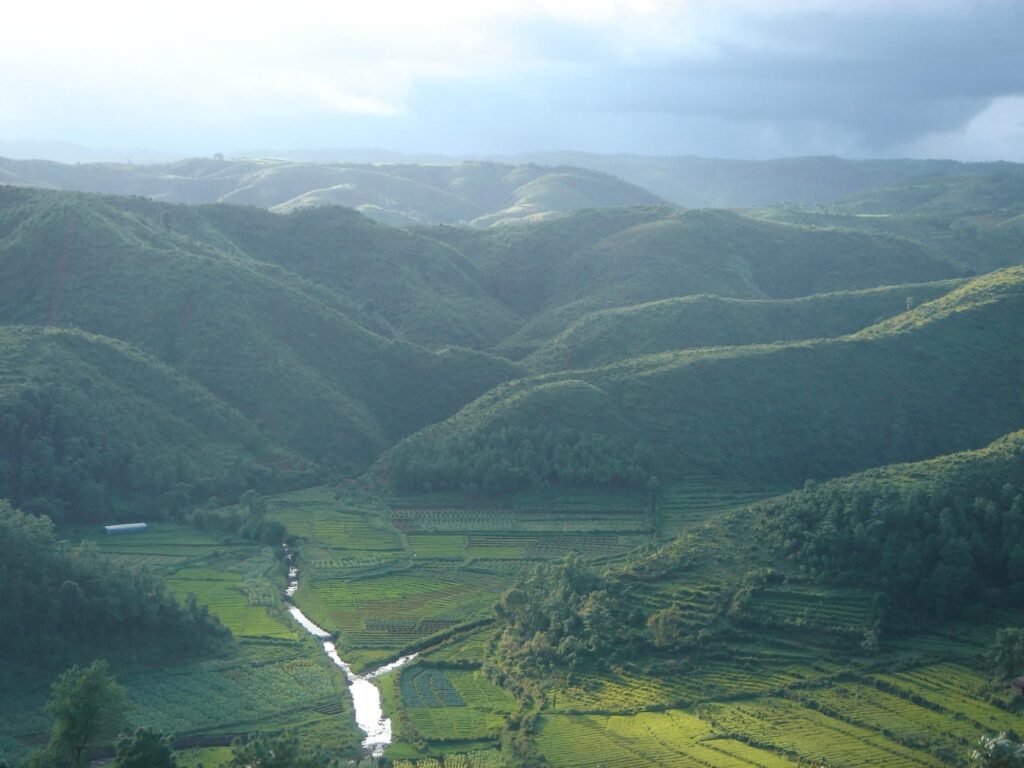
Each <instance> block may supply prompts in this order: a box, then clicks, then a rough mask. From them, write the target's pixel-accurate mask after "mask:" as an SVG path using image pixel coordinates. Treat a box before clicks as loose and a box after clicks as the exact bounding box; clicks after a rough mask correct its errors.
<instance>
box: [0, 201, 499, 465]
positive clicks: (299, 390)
mask: <svg viewBox="0 0 1024 768" xmlns="http://www.w3.org/2000/svg"><path fill="white" fill-rule="evenodd" d="M0 197H2V200H3V203H4V204H3V205H2V206H0V275H2V279H0V322H3V323H7V324H22V325H51V326H64V327H74V328H80V329H83V330H86V331H89V332H92V333H96V334H101V335H104V336H108V337H112V338H118V339H121V340H124V341H127V342H129V343H131V344H132V345H134V346H136V347H138V348H140V349H143V350H145V351H147V352H149V353H150V354H152V355H154V356H156V357H158V358H159V359H161V360H163V361H164V362H166V363H167V364H169V365H172V366H173V367H174V368H176V369H177V370H178V371H180V372H181V373H182V374H185V375H187V376H189V377H191V378H192V379H194V380H195V381H197V382H199V383H200V384H201V385H202V386H203V387H205V388H206V389H207V390H209V391H210V392H212V393H213V394H214V395H215V396H217V397H218V398H220V399H221V400H223V401H224V402H226V403H228V404H230V405H231V406H232V407H234V408H236V409H237V410H238V411H240V412H241V413H242V414H243V415H244V416H245V417H246V418H247V419H249V420H251V421H252V422H253V423H254V424H256V425H258V427H259V428H260V429H261V430H263V431H264V432H265V433H266V434H268V435H271V436H273V438H274V439H275V440H279V441H281V442H282V443H284V444H286V445H288V446H289V447H290V448H291V449H292V450H294V451H295V452H297V453H299V454H301V455H303V456H305V457H306V458H308V459H310V460H312V461H315V462H317V463H322V464H324V465H326V466H330V467H335V468H339V469H346V470H348V471H352V470H355V469H357V468H359V467H360V466H366V465H367V464H368V463H369V462H370V461H372V459H373V458H374V457H375V456H376V455H377V454H378V453H379V452H380V451H381V450H383V449H384V448H385V447H387V446H388V445H390V444H391V443H392V442H393V441H394V440H395V439H397V438H398V437H399V436H401V435H403V434H408V433H410V432H412V431H415V430H416V429H419V428H421V427H423V426H425V425H426V424H429V423H431V422H434V421H436V420H438V419H439V418H443V417H444V416H446V415H448V414H450V413H452V412H454V411H455V410H457V409H458V407H460V406H461V405H462V404H463V403H465V402H466V401H467V399H470V398H472V397H475V396H476V395H478V394H480V393H482V392H483V391H485V390H487V389H489V388H490V387H492V386H494V385H495V384H497V383H499V382H500V381H503V380H505V379H507V378H509V377H510V376H512V375H514V373H515V371H516V369H515V367H514V366H512V365H511V364H509V363H508V362H506V361H502V360H499V359H497V358H494V357H491V356H489V355H486V354H483V353H479V352H474V351H471V350H468V349H464V348H455V347H452V348H446V349H442V350H439V351H436V352H434V351H430V350H427V349H425V348H423V347H421V346H418V345H415V344H412V343H409V342H406V341H402V340H397V339H390V338H386V337H385V336H383V335H381V334H379V333H376V332H374V331H373V330H370V329H368V328H367V327H366V326H364V325H363V324H361V323H360V322H359V320H362V321H363V322H366V323H367V325H369V326H370V327H371V328H372V327H373V323H372V322H370V320H372V317H370V320H367V318H366V317H365V316H366V315H367V314H369V315H373V314H375V313H372V312H370V311H369V310H364V309H362V308H359V307H353V304H352V302H350V301H347V300H346V299H345V298H344V297H342V296H341V295H340V294H338V293H336V292H333V291H330V290H329V289H327V288H324V287H322V286H318V285H315V284H313V283H310V282H307V281H305V280H304V279H303V278H301V277H299V276H298V275H296V274H294V273H292V272H287V271H285V270H283V269H281V268H280V267H278V266H276V265H273V264H269V263H266V262H262V261H259V260H257V259H256V258H254V257H253V256H251V255H247V254H243V253H241V252H240V251H239V250H238V249H232V248H220V247H217V243H218V242H219V241H225V242H230V237H229V235H227V234H224V233H219V234H218V232H217V230H216V229H215V225H214V224H211V223H210V221H209V220H206V219H204V218H203V210H202V209H182V208H177V207H173V206H167V205H163V204H156V203H150V202H148V201H124V200H122V199H115V198H103V197H98V196H91V195H80V194H69V193H55V192H46V191H43V192H39V191H28V190H16V189H13V188H8V189H7V190H3V191H0ZM221 213H223V212H221ZM252 213H253V214H255V215H256V216H257V218H258V217H265V218H267V219H273V220H274V223H276V220H277V218H278V217H276V216H275V215H274V214H270V213H267V212H259V211H255V210H254V211H252ZM339 213H341V214H342V215H343V216H350V214H348V213H346V212H343V211H341V212H339ZM164 214H166V216H165V215H164ZM176 217H178V218H184V219H185V220H186V223H187V224H188V225H190V226H191V227H192V228H193V230H197V228H199V227H200V226H203V227H205V230H203V232H201V233H199V234H201V235H202V237H203V239H202V240H200V239H198V238H197V237H194V236H193V235H192V234H189V230H188V228H186V227H184V226H183V227H182V228H181V229H176V228H175V223H176ZM413 255H415V254H413ZM323 258H325V259H327V258H329V256H328V255H324V256H323ZM354 318H355V319H354Z"/></svg>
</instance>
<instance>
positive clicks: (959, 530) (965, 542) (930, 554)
mask: <svg viewBox="0 0 1024 768" xmlns="http://www.w3.org/2000/svg"><path fill="white" fill-rule="evenodd" d="M1022 493H1024V432H1014V433H1012V434H1010V435H1008V436H1006V437H1004V438H1002V439H1000V440H997V441H995V442H994V443H992V444H991V445H989V446H987V447H985V448H982V449H979V450H976V451H969V452H965V453H958V454H953V455H949V456H942V457H940V458H936V459H930V460H927V461H922V462H918V463H915V464H894V465H889V466H885V467H881V468H878V469H872V470H869V471H866V472H863V473H861V474H857V475H853V476H851V477H846V478H842V479H838V480H832V481H830V482H828V483H823V484H821V485H815V486H811V487H808V488H806V489H804V490H803V491H799V492H797V493H794V494H791V495H789V496H786V497H783V498H781V499H779V500H777V501H772V502H768V503H766V504H764V505H762V506H761V507H759V508H758V510H757V512H758V513H759V514H760V515H762V516H763V519H764V523H763V525H764V527H765V530H766V532H767V533H768V536H769V538H770V540H771V541H772V543H773V544H774V545H775V547H776V548H777V549H778V550H779V551H780V552H782V553H783V554H785V555H786V556H787V557H788V558H789V559H790V560H791V561H792V562H793V563H794V564H795V565H796V566H797V567H799V568H800V570H801V571H802V572H803V573H805V574H807V575H809V576H811V577H813V578H818V579H823V580H831V581H833V582H846V583H856V584H857V586H860V587H868V588H875V589H879V590H882V591H884V592H885V593H886V594H887V595H888V596H889V597H890V599H891V601H892V603H893V605H894V607H895V608H897V609H899V610H900V611H901V613H902V614H907V613H910V614H912V615H914V616H915V617H916V618H917V619H918V620H923V619H925V618H926V617H925V616H923V615H922V614H924V613H926V612H927V613H930V614H932V615H934V614H936V613H937V614H938V615H940V616H945V615H950V614H958V613H960V612H961V611H963V610H964V608H965V606H974V607H975V610H977V608H978V607H980V606H982V605H988V606H990V607H992V606H993V605H1004V604H1010V605H1014V606H1019V605H1021V604H1022V602H1024V587H1022V577H1024V525H1022V523H1024V496H1022V495H1021V494H1022Z"/></svg>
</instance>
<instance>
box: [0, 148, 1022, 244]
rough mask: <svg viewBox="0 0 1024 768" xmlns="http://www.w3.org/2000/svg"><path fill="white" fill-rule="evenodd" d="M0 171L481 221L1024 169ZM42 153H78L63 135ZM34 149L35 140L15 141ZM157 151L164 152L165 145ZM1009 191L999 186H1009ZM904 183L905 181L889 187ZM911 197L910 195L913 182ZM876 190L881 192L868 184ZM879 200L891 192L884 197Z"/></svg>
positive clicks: (408, 220)
mask: <svg viewBox="0 0 1024 768" xmlns="http://www.w3.org/2000/svg"><path fill="white" fill-rule="evenodd" d="M4 146H5V145H4V144H3V143H0V183H10V184H27V185H33V186H43V187H48V188H54V189H65V190H75V191H83V192H106V193H111V194H138V195H145V196H147V197H153V198H154V199H158V200H165V201H168V202H186V203H209V202H228V203H238V204H244V205H258V206H261V207H264V208H270V209H273V210H275V211H279V212H287V211H290V210H294V209H295V208H300V207H308V206H314V205H331V204H333V205H345V206H348V207H352V208H356V209H357V210H359V211H361V212H362V213H365V214H366V215H367V216H370V217H371V218H374V219H377V220H379V221H383V222H386V223H389V224H395V225H407V224H441V223H444V224H455V223H467V224H473V225H475V226H488V225H492V224H500V223H508V222H511V221H522V220H536V219H539V218H544V217H547V216H551V215H555V214H561V213H566V212H571V211H576V210H581V209H584V208H597V207H608V206H622V205H650V204H653V203H657V202H667V203H670V204H672V205H677V206H682V207H687V208H751V207H762V206H771V205H780V204H797V205H825V204H832V203H835V202H837V201H840V200H843V199H846V198H856V199H858V200H859V205H861V207H863V206H864V205H870V203H871V200H872V197H871V195H872V194H874V193H875V191H876V190H881V189H903V188H905V187H906V185H907V184H912V183H914V184H916V183H917V182H923V183H924V184H925V185H930V184H934V180H935V179H945V180H946V181H945V182H944V183H946V184H951V185H952V186H953V187H954V188H957V189H959V188H960V187H961V184H960V182H958V181H955V180H956V179H958V178H960V177H974V178H976V179H982V180H983V181H982V183H985V182H984V180H987V179H990V178H992V177H993V176H994V175H1002V176H1003V177H1004V178H1021V168H1022V167H1021V166H1020V165H1018V164H1013V163H960V162H956V161H952V160H846V159H842V158H838V157H800V158H785V159H779V160H765V161H759V160H720V159H710V158H700V157H647V156H642V155H600V154H589V153H581V152H538V153H532V154H524V155H510V156H503V157H481V158H449V157H444V156H437V155H422V156H420V155H403V154H401V153H395V152H387V151H384V150H373V149H365V150H320V151H304V152H303V151H292V152H278V153H274V152H271V151H269V150H261V151H257V152H253V153H251V154H250V155H248V156H247V157H229V158H228V159H213V158H192V159H183V160H176V161H174V162H163V163H159V164H154V165H142V164H132V163H130V162H126V161H122V160H120V159H119V160H118V161H117V162H95V160H107V159H108V158H109V156H110V153H96V154H94V155H90V154H89V153H88V152H86V153H84V154H83V155H82V156H83V157H84V158H85V160H84V161H82V162H80V163H79V164H76V165H69V164H59V163H54V162H51V161H42V160H25V159H22V160H14V159H4V158H3V152H2V149H3V147H4ZM48 146H49V145H40V146H39V148H38V151H39V153H40V154H45V155H51V156H55V157H59V158H64V159H69V158H73V157H77V156H78V155H76V152H74V151H72V150H67V151H65V150H66V148H65V147H64V146H63V145H60V146H58V147H57V148H56V149H50V150H48V149H47V147H48ZM11 148H12V149H15V150H18V151H17V152H16V153H15V154H16V155H17V156H20V157H24V156H25V153H26V152H29V151H31V149H30V148H26V147H13V146H12V147H11ZM140 157H141V158H142V159H147V158H146V156H144V155H138V156H137V157H136V158H133V159H135V160H138V159H139V158H140ZM148 159H150V161H152V159H153V157H152V156H150V157H149V158H148ZM996 192H998V190H996ZM886 194H892V193H886ZM897 194H898V196H900V197H902V198H904V199H903V200H902V202H901V204H902V205H906V204H908V200H907V199H906V195H905V194H904V193H902V192H900V193H897ZM865 195H867V197H864V196H865ZM876 202H881V201H880V200H876Z"/></svg>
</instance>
